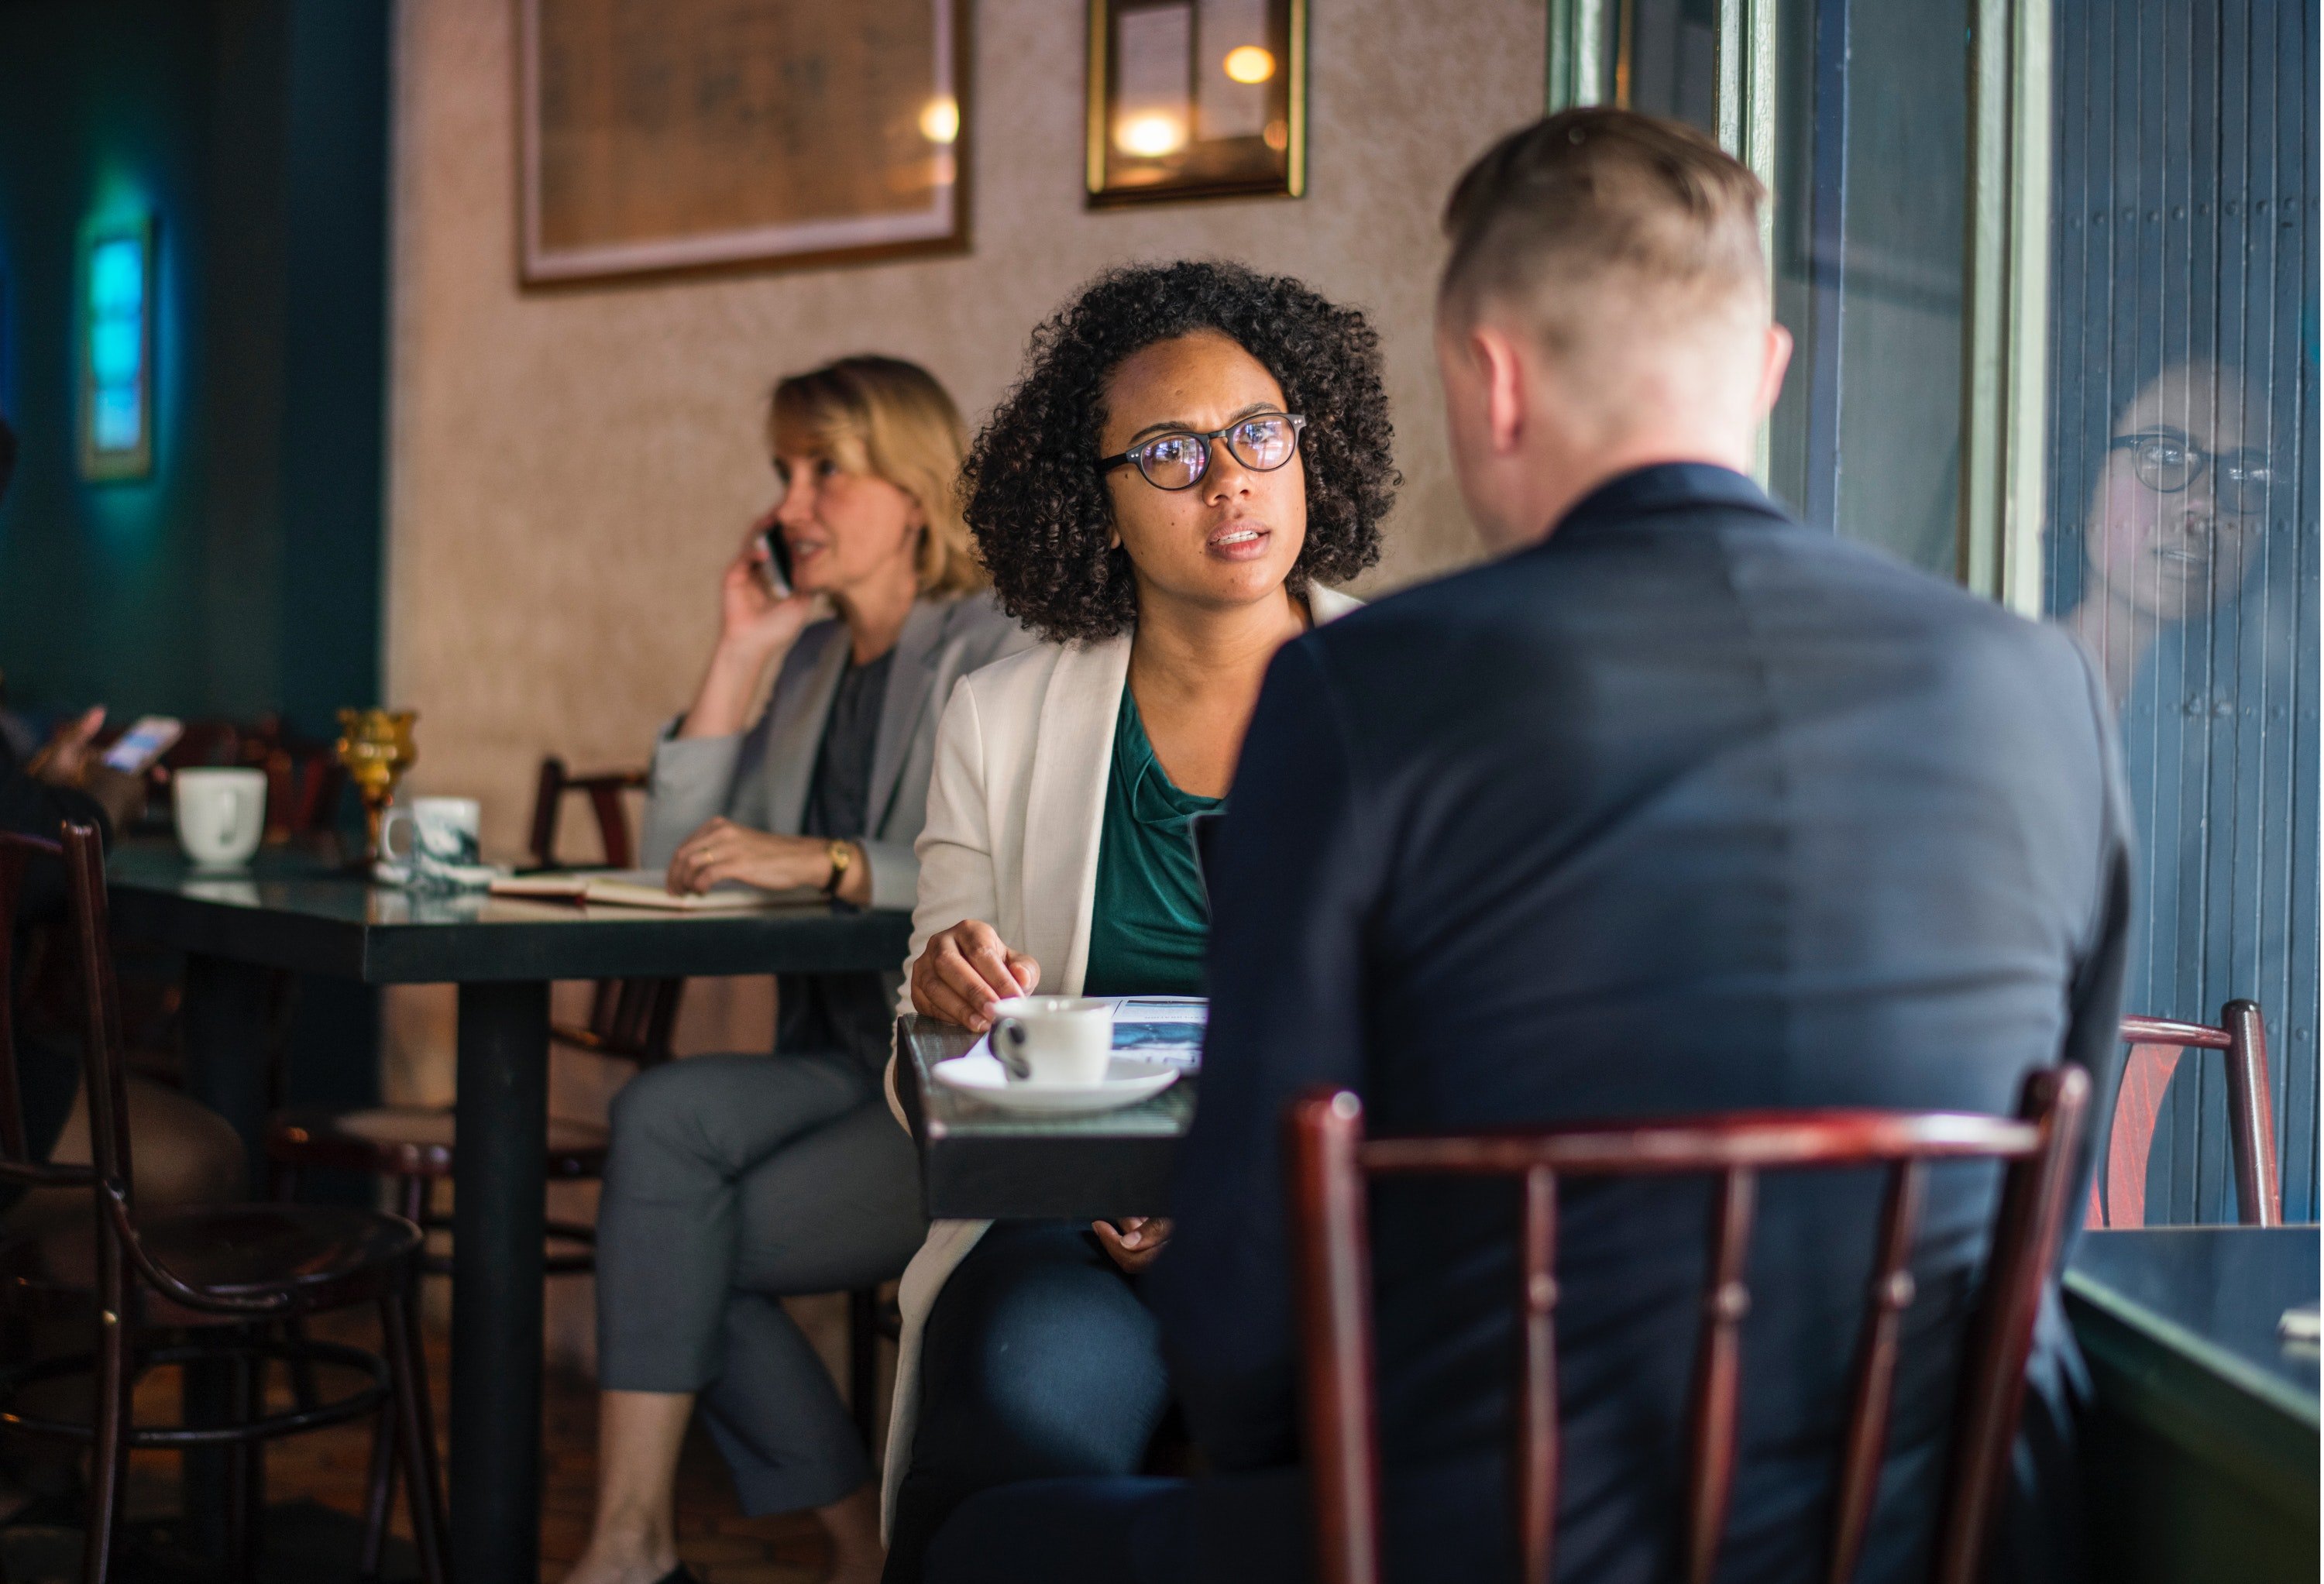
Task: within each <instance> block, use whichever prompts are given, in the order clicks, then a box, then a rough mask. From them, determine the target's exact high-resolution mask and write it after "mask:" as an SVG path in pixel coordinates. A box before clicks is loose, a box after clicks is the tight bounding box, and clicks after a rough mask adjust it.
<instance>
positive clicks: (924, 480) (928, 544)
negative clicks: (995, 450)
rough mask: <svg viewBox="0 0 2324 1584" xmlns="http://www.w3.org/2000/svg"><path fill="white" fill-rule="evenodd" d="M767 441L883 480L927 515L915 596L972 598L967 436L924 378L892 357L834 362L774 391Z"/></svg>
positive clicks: (943, 396) (978, 566) (979, 581)
mask: <svg viewBox="0 0 2324 1584" xmlns="http://www.w3.org/2000/svg"><path fill="white" fill-rule="evenodd" d="M767 433H768V438H769V440H770V442H774V441H776V439H777V437H781V440H782V441H784V442H797V443H798V445H799V448H800V449H802V450H809V451H814V452H816V453H817V454H819V455H821V456H828V457H829V458H831V460H832V461H833V462H835V463H836V464H838V465H840V466H841V467H843V468H844V469H846V470H847V471H848V472H849V473H858V474H870V475H871V476H872V477H874V478H881V479H885V480H886V481H887V482H888V483H891V484H893V485H895V486H896V487H897V488H898V489H899V490H901V491H903V492H904V493H906V494H908V495H909V496H911V497H912V499H913V500H915V501H917V502H919V507H920V510H921V511H923V512H925V513H927V520H928V523H927V529H926V530H923V532H922V533H921V536H920V553H919V575H920V592H921V593H922V594H969V593H973V591H975V590H977V589H981V588H982V587H983V586H984V585H985V582H986V579H985V576H984V567H983V565H982V563H981V562H979V561H978V560H977V558H976V547H975V545H974V543H973V541H972V540H971V539H969V537H968V524H967V523H966V522H965V521H964V520H962V518H961V514H960V464H961V459H962V457H963V456H965V455H966V454H967V451H968V432H967V428H966V427H965V426H964V424H963V423H962V422H961V419H960V409H959V408H957V407H955V406H954V405H953V400H952V397H951V396H950V395H948V394H947V393H946V392H945V388H944V387H943V386H942V385H940V384H938V383H937V382H936V376H935V375H934V374H931V373H928V371H927V370H926V369H924V368H922V367H921V366H920V365H919V364H916V363H906V362H905V361H904V360H903V359H901V358H899V357H877V356H871V355H862V356H856V357H843V358H840V359H839V360H838V361H836V362H835V363H827V364H824V365H823V367H821V368H819V369H811V370H809V371H808V372H807V373H803V374H791V375H789V376H788V377H787V378H785V379H783V380H782V381H781V382H779V383H778V384H777V385H776V386H775V391H774V398H773V401H771V402H770V406H769V409H768V414H767Z"/></svg>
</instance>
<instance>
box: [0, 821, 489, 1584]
mask: <svg viewBox="0 0 2324 1584" xmlns="http://www.w3.org/2000/svg"><path fill="white" fill-rule="evenodd" d="M62 836H63V840H62V843H61V844H60V843H51V842H43V841H39V840H36V839H34V838H32V837H28V836H21V835H15V834H12V833H5V832H0V987H5V986H7V985H8V984H9V983H10V982H11V974H12V964H11V962H10V961H9V959H10V956H11V954H12V951H13V943H14V938H15V925H16V916H17V901H18V898H19V896H20V895H21V888H22V882H23V874H24V869H25V865H26V864H27V863H28V862H30V861H32V860H33V859H35V858H40V857H46V858H49V859H52V860H54V861H59V862H60V863H61V864H62V865H63V866H64V870H65V878H66V892H67V897H68V899H69V944H70V947H71V954H72V956H73V957H74V958H75V959H76V963H75V966H76V967H77V969H78V974H77V981H78V982H77V986H76V989H77V990H78V997H77V999H78V1001H79V1003H80V1010H81V1014H82V1018H81V1023H82V1033H81V1072H82V1082H83V1083H84V1084H85V1085H86V1090H87V1093H88V1102H89V1113H90V1127H89V1134H90V1146H91V1148H90V1155H91V1161H92V1164H91V1165H86V1166H77V1165H48V1164H44V1163H42V1162H37V1161H34V1160H32V1159H31V1158H30V1154H29V1151H28V1149H27V1147H26V1140H25V1137H24V1126H23V1110H22V1101H21V1098H20V1095H19V1091H18V1089H17V1074H16V1064H15V1043H14V1024H13V1008H11V1006H10V1004H9V1001H8V999H7V997H6V996H5V994H0V1182H11V1183H22V1184H25V1185H28V1186H34V1187H40V1186H66V1187H76V1188H85V1189H87V1190H88V1193H89V1197H90V1201H91V1207H92V1210H93V1212H94V1213H93V1214H92V1215H91V1216H90V1217H88V1218H87V1219H81V1218H73V1219H72V1220H69V1221H67V1222H65V1223H63V1224H60V1225H56V1226H41V1227H35V1228H31V1229H25V1230H23V1231H22V1232H20V1233H19V1234H18V1235H17V1236H15V1237H14V1238H13V1239H9V1240H8V1241H6V1242H5V1244H0V1308H5V1310H6V1311H8V1312H10V1313H12V1314H14V1315H21V1316H24V1317H28V1318H36V1317H42V1316H50V1317H78V1318H79V1319H81V1320H83V1321H85V1322H88V1323H89V1325H90V1329H91V1331H92V1332H93V1333H94V1345H93V1346H92V1348H91V1349H90V1350H89V1352H88V1353H85V1354H80V1355H77V1356H68V1357H64V1358H41V1359H30V1358H22V1357H14V1356H12V1357H10V1358H8V1359H7V1361H6V1366H5V1368H0V1425H5V1426H6V1427H8V1428H10V1429H13V1430H19V1431H23V1432H29V1433H32V1434H36V1435H43V1436H51V1437H59V1438H63V1439H67V1440H72V1441H80V1442H83V1443H85V1444H88V1445H90V1446H91V1449H92V1452H93V1455H92V1457H91V1459H90V1465H89V1497H88V1526H87V1532H86V1539H85V1540H84V1542H83V1549H82V1564H81V1577H82V1579H83V1580H84V1584H98V1581H100V1580H102V1579H104V1578H105V1577H106V1573H107V1571H108V1570H109V1569H110V1566H111V1562H112V1555H113V1544H114V1532H115V1528H116V1526H117V1523H118V1519H119V1515H120V1507H121V1499H122V1487H123V1484H124V1480H125V1479H126V1478H127V1472H128V1454H129V1452H130V1450H131V1449H133V1448H140V1447H148V1448H162V1449H171V1450H187V1449H190V1448H195V1447H202V1446H224V1447H225V1448H226V1449H227V1453H228V1464H227V1473H228V1506H227V1514H226V1519H227V1543H228V1559H227V1560H228V1566H229V1570H230V1571H231V1572H232V1573H233V1575H234V1576H235V1577H236V1578H237V1579H248V1578H250V1577H251V1576H252V1568H253V1564H254V1561H255V1556H256V1534H255V1530H256V1521H257V1517H258V1512H257V1508H258V1504H259V1500H260V1497H261V1493H262V1492H263V1489H264V1484H263V1479H262V1478H261V1477H260V1473H261V1470H260V1466H259V1460H260V1458H261V1456H262V1455H263V1453H262V1449H263V1445H264V1443H265V1442H266V1441H268V1440H270V1439H272V1438H274V1437H277V1436H282V1435H288V1434H292V1433H295V1432H300V1431H306V1430H316V1429H320V1428H322V1427H323V1426H325V1425H329V1424H337V1423H344V1422H346V1421H347V1420H350V1419H355V1418H358V1417H361V1416H363V1415H364V1414H374V1413H375V1414H378V1415H379V1416H380V1424H381V1430H382V1441H383V1443H386V1444H392V1448H393V1450H394V1454H395V1457H396V1460H398V1461H400V1462H401V1464H402V1466H403V1469H404V1470H405V1476H406V1478H405V1486H406V1488H407V1489H408V1490H409V1491H410V1493H411V1498H410V1516H411V1527H412V1533H413V1535H414V1537H415V1538H416V1540H417V1541H418V1543H419V1549H420V1564H421V1568H422V1570H423V1571H424V1573H425V1575H426V1577H427V1579H429V1584H442V1580H443V1579H444V1576H445V1571H444V1552H443V1543H444V1535H445V1530H444V1516H443V1494H442V1490H441V1487H440V1483H439V1481H438V1476H437V1468H436V1444H435V1440H434V1434H433V1432H432V1430H431V1429H430V1427H429V1406H428V1377H427V1362H426V1359H425V1358H424V1356H423V1355H422V1353H421V1351H420V1338H419V1316H418V1312H417V1311H416V1310H415V1309H414V1308H413V1306H412V1304H411V1292H412V1287H411V1281H410V1270H411V1267H412V1265H413V1262H414V1261H415V1260H416V1259H417V1258H418V1257H419V1253H420V1229H418V1228H417V1227H415V1226H413V1225H412V1224H411V1223H410V1221H408V1220H402V1219H401V1218H399V1217H396V1216H391V1215H382V1214H379V1213H377V1212H375V1211H359V1210H347V1209H341V1208H337V1207H327V1206H306V1205H281V1204H237V1205H218V1206H208V1207H203V1208H198V1209H189V1210H178V1211H169V1212H167V1213H164V1214H158V1215H141V1214H140V1213H139V1211H138V1209H137V1206H136V1202H135V1198H134V1189H133V1184H134V1182H135V1173H134V1169H133V1166H132V1161H131V1140H130V1137H129V1128H128V1120H127V1100H126V1096H125V1093H124V1088H123V1081H122V1059H121V1018H120V1008H119V1005H118V1002H117V999H116V997H115V989H114V981H113V966H112V957H111V954H110V953H109V951H108V950H107V941H106V894H105V854H104V851H103V848H102V847H101V845H100V843H99V842H98V838H97V833H96V831H95V830H93V829H91V828H89V827H88V826H85V825H71V824H68V825H66V826H65V827H64V828H63V832H62ZM360 1303H371V1304H375V1305H376V1306H377V1307H378V1310H379V1315H380V1322H381V1327H382V1330H383V1332H384V1336H385V1345H384V1347H383V1349H382V1351H381V1352H379V1353H376V1354H374V1353H371V1352H367V1351H365V1350H364V1349H359V1348H351V1347H345V1346H340V1345H337V1344H331V1343H322V1342H313V1341H309V1340H305V1338H304V1337H303V1336H301V1335H292V1336H290V1337H288V1338H287V1339H279V1338H278V1336H277V1334H276V1333H277V1331H279V1330H284V1329H294V1330H295V1328H297V1327H299V1326H300V1323H301V1322H303V1321H304V1320H305V1319H306V1318H307V1317H309V1316H312V1315H317V1314H322V1313H326V1312H330V1311H333V1310H338V1309H346V1308H351V1307H353V1306H355V1305H356V1304H360ZM278 1362H279V1363H283V1364H286V1365H289V1366H290V1367H291V1368H292V1369H293V1370H294V1372H295V1371H297V1370H299V1369H300V1368H305V1369H308V1370H311V1368H312V1367H313V1366H314V1365H317V1364H329V1365H333V1366H335V1367H337V1368H352V1369H354V1370H356V1371H357V1372H359V1373H361V1374H362V1375H364V1377H367V1381H366V1384H365V1385H364V1386H360V1387H358V1388H356V1389H355V1390H354V1391H352V1392H350V1393H349V1394H347V1395H344V1396H342V1397H340V1398H338V1399H337V1400H336V1401H331V1402H323V1401H319V1400H316V1399H315V1398H314V1397H312V1396H311V1395H308V1396H306V1397H304V1398H302V1400H301V1402H300V1404H299V1405H298V1407H296V1408H295V1409H293V1410H292V1411H291V1412H288V1413H279V1414H269V1413H268V1412H267V1411H266V1408H265V1395H266V1394H265V1375H266V1370H267V1368H268V1367H269V1366H270V1365H271V1364H273V1363H278ZM171 1364H176V1365H189V1366H194V1365H215V1366H219V1367H223V1368H226V1369H227V1370H229V1371H230V1373H231V1378H232V1380H233V1383H234V1391H233V1397H234V1400H235V1411H234V1419H233V1421H232V1422H231V1423H226V1424H224V1425H211V1426H184V1425H159V1426H155V1425H145V1426H141V1425H139V1424H137V1423H136V1422H135V1409H134V1400H133V1398H134V1391H133V1388H134V1385H135V1382H136V1379H137V1377H138V1375H139V1374H140V1373H141V1372H142V1371H143V1370H144V1369H146V1368H149V1367H151V1366H153V1365H171ZM79 1375H93V1376H94V1377H96V1385H97V1398H96V1412H95V1414H94V1415H93V1422H91V1423H78V1422H74V1421H65V1420H54V1419H49V1418H45V1417H42V1416H41V1415H40V1414H39V1413H38V1412H37V1411H32V1410H28V1409H26V1408H24V1407H23V1406H20V1399H22V1397H23V1393H24V1390H25V1388H27V1387H29V1386H33V1385H35V1384H37V1383H39V1382H42V1381H45V1380H51V1379H55V1378H58V1377H68V1376H79ZM385 1517H386V1514H385V1510H384V1508H382V1510H381V1511H380V1512H379V1513H378V1514H377V1515H375V1518H374V1524H375V1526H376V1528H377V1529H378V1530H379V1531H381V1532H383V1529H384V1520H385ZM372 1555H373V1557H374V1561H375V1560H376V1542H375V1541H374V1550H373V1552H372ZM374 1570H375V1569H374Z"/></svg>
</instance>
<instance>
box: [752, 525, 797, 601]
mask: <svg viewBox="0 0 2324 1584" xmlns="http://www.w3.org/2000/svg"><path fill="white" fill-rule="evenodd" d="M759 542H760V543H761V545H764V546H765V547H766V549H767V559H766V562H765V564H764V565H765V570H766V574H767V586H768V587H769V588H771V589H773V590H774V591H775V597H776V598H777V599H781V600H787V599H788V598H790V597H791V548H790V547H789V546H788V545H787V544H785V543H783V534H782V530H780V529H778V528H770V529H768V530H766V531H765V532H763V533H761V534H760V535H759Z"/></svg>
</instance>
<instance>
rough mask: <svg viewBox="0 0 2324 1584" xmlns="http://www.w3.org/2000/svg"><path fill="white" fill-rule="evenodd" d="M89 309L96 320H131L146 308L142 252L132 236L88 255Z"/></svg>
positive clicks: (97, 248)
mask: <svg viewBox="0 0 2324 1584" xmlns="http://www.w3.org/2000/svg"><path fill="white" fill-rule="evenodd" d="M88 306H89V308H90V309H92V310H94V312H95V313H96V315H97V318H121V317H134V316H135V315H137V314H138V313H140V312H142V311H143V309H144V307H145V250H144V248H143V245H142V244H140V243H139V242H138V240H137V238H135V237H134V236H117V237H115V238H114V239H112V240H111V241H109V242H100V243H98V244H97V246H96V247H94V248H92V249H91V250H90V252H89V260H88Z"/></svg>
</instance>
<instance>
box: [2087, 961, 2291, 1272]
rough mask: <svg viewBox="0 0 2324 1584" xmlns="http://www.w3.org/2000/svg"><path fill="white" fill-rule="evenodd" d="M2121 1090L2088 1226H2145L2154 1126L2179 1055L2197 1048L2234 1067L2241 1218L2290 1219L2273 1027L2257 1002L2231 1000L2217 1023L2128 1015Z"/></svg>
mask: <svg viewBox="0 0 2324 1584" xmlns="http://www.w3.org/2000/svg"><path fill="white" fill-rule="evenodd" d="M2122 1039H2123V1043H2124V1044H2125V1045H2128V1046H2130V1056H2129V1059H2128V1060H2127V1061H2126V1062H2125V1063H2124V1064H2123V1069H2122V1088H2121V1090H2120V1091H2119V1093H2118V1094H2117V1096H2116V1100H2115V1103H2114V1121H2113V1123H2112V1125H2111V1129H2110V1131H2109V1132H2108V1133H2107V1140H2106V1149H2105V1152H2104V1159H2105V1165H2103V1166H2102V1167H2101V1168H2100V1170H2099V1171H2098V1174H2097V1177H2096V1178H2095V1179H2094V1180H2093V1181H2092V1182H2091V1183H2090V1202H2089V1211H2088V1213H2087V1215H2086V1216H2085V1224H2087V1225H2089V1226H2092V1227H2143V1226H2144V1225H2145V1224H2146V1163H2147V1158H2148V1156H2150V1155H2152V1154H2153V1148H2154V1127H2155V1123H2156V1122H2157V1120H2158V1119H2160V1118H2161V1117H2162V1115H2163V1101H2164V1099H2165V1097H2166V1096H2167V1095H2168V1094H2169V1093H2170V1091H2171V1080H2172V1075H2173V1074H2174V1073H2177V1072H2178V1070H2179V1062H2180V1058H2181V1056H2183V1055H2185V1054H2186V1053H2187V1052H2188V1051H2190V1050H2202V1051H2223V1052H2225V1053H2226V1054H2227V1156H2228V1160H2229V1162H2230V1164H2231V1165H2233V1166H2234V1168H2235V1177H2236V1219H2237V1220H2240V1221H2242V1223H2243V1224H2244V1225H2245V1226H2247V1227H2273V1226H2278V1225H2281V1224H2282V1220H2283V1182H2282V1177H2281V1175H2280V1174H2278V1172H2277V1169H2276V1163H2275V1106H2274V1102H2273V1100H2272V1099H2271V1098H2270V1096H2269V1093H2268V1087H2267V1028H2266V1026H2265V1024H2264V1023H2263V1022H2262V1021H2261V1019H2260V1011H2259V1003H2257V1002H2256V1001H2229V1002H2228V1003H2227V1005H2226V1006H2224V1007H2222V1008H2219V1022H2218V1027H2212V1026H2211V1025H2209V1024H2208V1023H2175V1022H2172V1021H2169V1020H2167V1019H2165V1018H2124V1019H2123V1020H2122Z"/></svg>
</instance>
